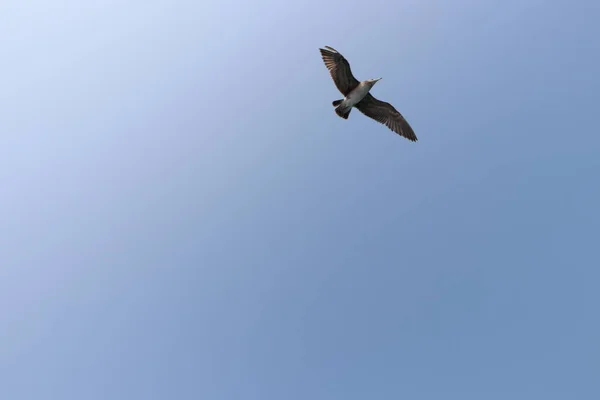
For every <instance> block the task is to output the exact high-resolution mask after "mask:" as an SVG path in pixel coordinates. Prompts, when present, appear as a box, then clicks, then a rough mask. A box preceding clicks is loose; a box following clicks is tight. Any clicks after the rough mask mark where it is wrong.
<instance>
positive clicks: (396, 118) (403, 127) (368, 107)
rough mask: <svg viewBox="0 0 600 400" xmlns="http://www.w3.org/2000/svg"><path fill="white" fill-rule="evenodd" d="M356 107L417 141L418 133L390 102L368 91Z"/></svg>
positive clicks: (393, 129)
mask: <svg viewBox="0 0 600 400" xmlns="http://www.w3.org/2000/svg"><path fill="white" fill-rule="evenodd" d="M354 107H356V108H358V110H359V111H360V112H362V113H363V114H365V115H366V116H367V117H369V118H373V119H374V120H375V121H378V122H381V123H382V124H384V125H385V126H387V127H388V128H390V129H391V130H392V131H394V132H396V133H397V134H399V135H400V136H403V137H405V138H407V139H408V140H410V141H412V142H416V141H417V135H415V132H414V131H413V130H412V128H411V126H410V125H409V124H408V121H406V119H405V118H404V117H403V116H402V114H400V112H398V110H396V109H395V108H394V106H392V105H391V104H390V103H386V102H385V101H381V100H377V99H376V98H375V97H373V95H372V94H371V93H367V95H366V96H365V97H364V98H363V99H362V100H361V101H359V102H358V103H357V104H356V105H355V106H354Z"/></svg>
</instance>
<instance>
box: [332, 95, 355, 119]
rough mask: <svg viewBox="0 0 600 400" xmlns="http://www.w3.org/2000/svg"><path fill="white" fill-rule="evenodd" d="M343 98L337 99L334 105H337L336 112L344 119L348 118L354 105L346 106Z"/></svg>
mask: <svg viewBox="0 0 600 400" xmlns="http://www.w3.org/2000/svg"><path fill="white" fill-rule="evenodd" d="M342 102H343V100H335V101H334V102H333V106H334V107H335V113H336V114H337V115H339V116H340V117H342V118H344V119H348V117H349V116H350V111H352V107H346V106H345V105H343V104H342Z"/></svg>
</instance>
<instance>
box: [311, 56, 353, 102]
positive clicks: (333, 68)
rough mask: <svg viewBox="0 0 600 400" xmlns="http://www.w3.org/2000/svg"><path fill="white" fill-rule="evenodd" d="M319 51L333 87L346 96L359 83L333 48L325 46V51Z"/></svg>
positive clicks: (342, 57) (347, 64)
mask: <svg viewBox="0 0 600 400" xmlns="http://www.w3.org/2000/svg"><path fill="white" fill-rule="evenodd" d="M319 51H320V52H321V57H323V61H324V62H325V66H326V67H327V69H328V70H329V74H330V75H331V78H332V79H333V82H334V83H335V86H336V87H337V88H338V90H339V91H340V92H342V94H343V95H344V96H347V95H348V93H350V92H351V91H352V90H353V89H354V88H355V87H357V86H358V84H359V83H360V82H358V80H356V78H355V77H354V76H353V75H352V71H351V70H350V63H348V60H346V59H345V58H344V56H343V55H341V54H340V53H339V52H338V51H337V50H336V49H334V48H333V47H329V46H325V49H319Z"/></svg>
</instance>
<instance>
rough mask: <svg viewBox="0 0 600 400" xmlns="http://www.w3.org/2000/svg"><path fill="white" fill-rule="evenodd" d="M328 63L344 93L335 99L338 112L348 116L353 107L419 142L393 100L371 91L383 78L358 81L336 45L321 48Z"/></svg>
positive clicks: (335, 80)
mask: <svg viewBox="0 0 600 400" xmlns="http://www.w3.org/2000/svg"><path fill="white" fill-rule="evenodd" d="M319 50H320V52H321V56H322V58H323V61H324V62H325V66H326V67H327V69H328V70H329V74H330V75H331V78H332V79H333V82H334V83H335V86H336V87H337V88H338V90H339V91H340V92H341V93H342V94H343V95H344V98H343V99H340V100H335V101H334V102H333V106H334V107H335V113H336V114H337V115H339V116H340V117H342V118H344V119H348V117H349V116H350V111H352V107H356V108H357V109H358V110H359V111H360V112H362V113H363V114H364V115H366V116H367V117H369V118H373V119H374V120H375V121H377V122H380V123H382V124H384V125H385V126H387V127H388V128H390V129H391V130H392V131H394V132H396V133H397V134H399V135H401V136H403V137H405V138H406V139H408V140H410V141H413V142H416V141H417V136H416V135H415V132H413V130H412V128H411V127H410V125H409V124H408V122H407V121H406V119H404V117H403V116H402V114H400V113H399V112H398V110H396V109H395V108H394V106H392V105H391V104H390V103H386V102H385V101H381V100H377V99H376V98H375V97H373V95H372V94H371V93H369V91H370V90H371V88H372V87H373V85H375V83H377V82H378V81H379V80H381V78H378V79H367V80H366V81H362V82H359V81H358V80H357V79H356V78H355V77H354V76H353V75H352V71H351V70H350V63H348V60H346V58H344V56H342V55H341V54H340V53H339V52H338V51H337V50H336V49H334V48H332V47H329V46H325V49H319Z"/></svg>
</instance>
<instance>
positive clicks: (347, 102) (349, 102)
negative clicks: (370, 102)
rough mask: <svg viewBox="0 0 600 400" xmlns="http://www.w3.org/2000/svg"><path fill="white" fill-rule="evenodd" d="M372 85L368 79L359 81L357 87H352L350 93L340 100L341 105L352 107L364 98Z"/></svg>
mask: <svg viewBox="0 0 600 400" xmlns="http://www.w3.org/2000/svg"><path fill="white" fill-rule="evenodd" d="M372 87H373V85H370V84H369V81H364V82H361V83H359V84H358V86H357V87H355V88H354V89H352V91H351V92H350V93H348V95H347V96H346V97H344V100H342V104H341V105H342V106H343V107H344V108H346V107H349V108H351V107H354V106H355V105H357V104H358V103H359V102H360V101H361V100H362V99H364V98H365V96H366V95H367V94H368V93H369V90H371V88H372Z"/></svg>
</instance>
